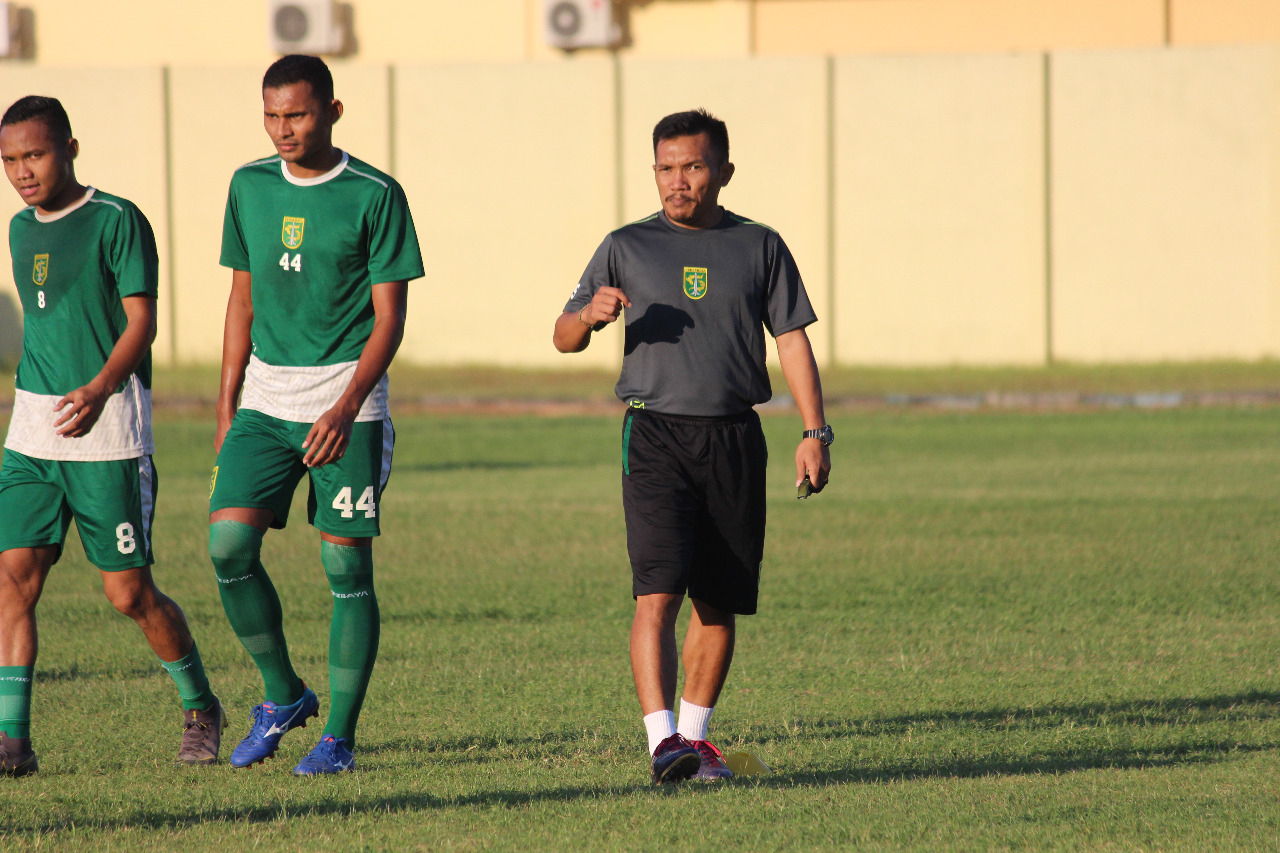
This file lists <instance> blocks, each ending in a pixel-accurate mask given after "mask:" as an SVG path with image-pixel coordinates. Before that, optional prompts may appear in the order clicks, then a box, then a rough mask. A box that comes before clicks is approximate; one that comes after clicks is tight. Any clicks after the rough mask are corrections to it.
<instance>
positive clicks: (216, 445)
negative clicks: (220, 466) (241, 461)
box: [213, 411, 235, 457]
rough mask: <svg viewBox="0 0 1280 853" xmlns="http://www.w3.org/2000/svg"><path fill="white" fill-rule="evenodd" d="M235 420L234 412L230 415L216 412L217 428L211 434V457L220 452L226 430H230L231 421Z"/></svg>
mask: <svg viewBox="0 0 1280 853" xmlns="http://www.w3.org/2000/svg"><path fill="white" fill-rule="evenodd" d="M234 419H235V412H232V413H231V414H225V415H224V414H223V413H222V412H221V411H220V412H218V426H217V428H216V429H215V430H214V432H213V455H214V456H215V457H216V456H217V455H218V454H219V453H221V452H222V442H224V441H226V440H227V430H229V429H231V421H232V420H234Z"/></svg>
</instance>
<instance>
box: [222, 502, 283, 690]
mask: <svg viewBox="0 0 1280 853" xmlns="http://www.w3.org/2000/svg"><path fill="white" fill-rule="evenodd" d="M264 533H265V531H263V530H258V529H257V528H256V527H251V526H250V525H248V524H243V523H241V522H239V521H215V522H213V523H212V524H210V525H209V556H210V557H211V558H212V559H213V568H214V570H215V571H216V572H217V575H218V592H219V594H220V595H221V596H222V609H223V610H225V611H226V612H227V621H229V622H230V623H231V630H233V631H235V633H236V636H237V637H239V638H240V642H241V643H242V644H243V645H244V647H245V650H246V651H247V652H249V656H250V657H252V658H253V662H254V663H255V664H257V665H258V671H259V672H260V673H262V684H263V687H264V688H265V690H266V698H267V701H269V702H275V703H277V704H280V705H288V704H290V703H293V702H296V701H298V699H299V698H300V697H301V696H302V691H303V685H302V679H301V678H299V677H298V673H296V672H294V670H293V664H292V663H291V662H290V661H289V647H288V646H287V645H286V644H285V641H284V628H283V622H284V616H283V614H282V613H281V611H280V596H279V595H277V594H276V588H275V586H274V585H273V584H272V583H271V578H269V577H267V572H266V569H264V568H263V567H262V562H261V561H260V560H259V559H258V555H259V554H260V553H261V552H262V536H263V534H264Z"/></svg>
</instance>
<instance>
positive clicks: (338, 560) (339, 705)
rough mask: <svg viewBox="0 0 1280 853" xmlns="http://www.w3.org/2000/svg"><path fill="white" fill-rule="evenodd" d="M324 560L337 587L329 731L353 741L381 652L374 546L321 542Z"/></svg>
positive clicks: (331, 583) (332, 628)
mask: <svg viewBox="0 0 1280 853" xmlns="http://www.w3.org/2000/svg"><path fill="white" fill-rule="evenodd" d="M320 561H321V562H322V563H323V564H324V572H325V575H326V576H327V577H328V578H329V589H330V590H331V591H332V592H333V620H332V621H331V622H330V623H329V720H328V722H326V723H325V727H324V731H325V734H331V735H333V736H334V737H339V738H346V740H347V744H348V746H351V747H354V746H355V734H356V720H357V719H358V718H359V716H360V706H361V705H363V704H364V694H365V691H366V690H367V689H368V687H369V676H370V675H372V674H373V662H374V660H375V659H376V658H377V657H378V635H379V630H380V629H379V623H378V598H377V596H376V595H375V594H374V592H373V549H372V548H353V547H351V546H348V545H334V544H332V543H330V542H321V543H320Z"/></svg>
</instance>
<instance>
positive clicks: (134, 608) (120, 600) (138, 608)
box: [104, 583, 156, 621]
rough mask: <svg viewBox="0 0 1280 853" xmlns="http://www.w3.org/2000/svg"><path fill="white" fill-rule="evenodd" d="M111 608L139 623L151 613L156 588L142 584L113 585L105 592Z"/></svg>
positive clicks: (108, 586) (109, 585)
mask: <svg viewBox="0 0 1280 853" xmlns="http://www.w3.org/2000/svg"><path fill="white" fill-rule="evenodd" d="M104 591H105V592H106V594H107V600H108V601H110V602H111V606H112V607H114V608H115V609H116V610H118V611H119V612H121V613H123V614H124V615H125V616H128V617H129V618H130V619H133V620H135V621H137V620H138V619H141V618H142V617H144V616H146V614H147V613H149V612H150V611H151V608H152V606H153V602H154V601H155V597H156V596H155V588H154V587H148V586H146V585H144V584H140V583H113V584H108V585H107V587H106V589H105V590H104Z"/></svg>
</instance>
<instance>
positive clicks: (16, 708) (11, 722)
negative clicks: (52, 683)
mask: <svg viewBox="0 0 1280 853" xmlns="http://www.w3.org/2000/svg"><path fill="white" fill-rule="evenodd" d="M35 673H36V668H35V667H34V666H0V730H2V731H4V733H5V734H7V735H8V736H9V737H31V682H32V680H33V679H34V678H35Z"/></svg>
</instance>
